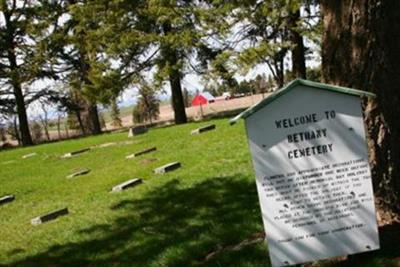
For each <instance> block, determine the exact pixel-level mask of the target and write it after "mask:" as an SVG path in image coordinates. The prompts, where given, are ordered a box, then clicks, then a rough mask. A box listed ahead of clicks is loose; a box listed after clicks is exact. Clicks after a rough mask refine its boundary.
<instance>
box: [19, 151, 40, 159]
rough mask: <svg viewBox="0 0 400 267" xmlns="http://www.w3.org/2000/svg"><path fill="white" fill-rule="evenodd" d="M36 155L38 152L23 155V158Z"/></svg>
mask: <svg viewBox="0 0 400 267" xmlns="http://www.w3.org/2000/svg"><path fill="white" fill-rule="evenodd" d="M34 156H37V153H36V152H34V153H29V154H26V155H23V156H22V158H23V159H27V158H31V157H34Z"/></svg>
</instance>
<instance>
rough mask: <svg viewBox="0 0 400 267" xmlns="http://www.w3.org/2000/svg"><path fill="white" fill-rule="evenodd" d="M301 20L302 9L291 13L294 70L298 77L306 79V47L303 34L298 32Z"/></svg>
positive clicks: (290, 24) (290, 29)
mask: <svg viewBox="0 0 400 267" xmlns="http://www.w3.org/2000/svg"><path fill="white" fill-rule="evenodd" d="M299 21H300V9H298V10H296V11H295V12H292V13H290V14H289V26H290V28H289V31H290V41H291V43H292V45H293V48H292V49H291V52H292V72H293V75H294V76H295V77H296V78H302V79H306V78H307V74H306V59H305V55H304V51H305V47H304V41H303V36H302V35H301V34H300V33H299V32H298V29H297V28H298V23H299Z"/></svg>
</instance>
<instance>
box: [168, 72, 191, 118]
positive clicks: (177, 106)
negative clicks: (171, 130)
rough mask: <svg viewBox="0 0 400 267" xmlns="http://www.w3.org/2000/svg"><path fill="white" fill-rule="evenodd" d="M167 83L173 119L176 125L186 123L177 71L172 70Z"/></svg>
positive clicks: (179, 78)
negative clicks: (168, 83)
mask: <svg viewBox="0 0 400 267" xmlns="http://www.w3.org/2000/svg"><path fill="white" fill-rule="evenodd" d="M169 82H170V85H171V93H172V107H173V109H174V119H175V123H176V124H182V123H187V117H186V110H185V101H184V100H183V94H182V88H181V77H180V73H179V71H178V70H173V71H171V73H170V74H169Z"/></svg>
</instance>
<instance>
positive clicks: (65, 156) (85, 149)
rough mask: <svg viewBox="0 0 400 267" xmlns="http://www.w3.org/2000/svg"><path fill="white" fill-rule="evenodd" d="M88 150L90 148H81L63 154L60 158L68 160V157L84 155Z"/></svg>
mask: <svg viewBox="0 0 400 267" xmlns="http://www.w3.org/2000/svg"><path fill="white" fill-rule="evenodd" d="M89 150H90V148H83V149H79V150H75V151H72V152H69V153H66V154H64V155H63V156H61V158H70V157H73V156H76V155H79V154H82V153H85V152H87V151H89Z"/></svg>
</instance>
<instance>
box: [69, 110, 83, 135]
mask: <svg viewBox="0 0 400 267" xmlns="http://www.w3.org/2000/svg"><path fill="white" fill-rule="evenodd" d="M75 115H76V119H77V120H78V124H79V128H81V132H82V134H83V135H85V134H86V131H85V126H84V125H83V121H82V116H81V112H80V111H79V110H76V111H75ZM67 134H68V133H67Z"/></svg>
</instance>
